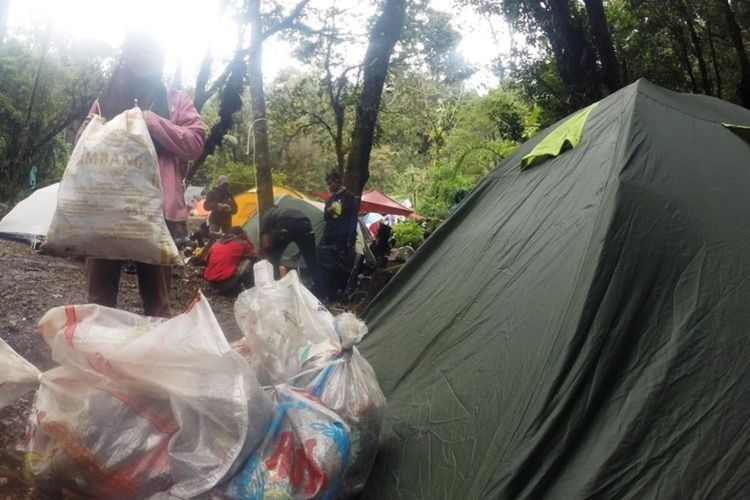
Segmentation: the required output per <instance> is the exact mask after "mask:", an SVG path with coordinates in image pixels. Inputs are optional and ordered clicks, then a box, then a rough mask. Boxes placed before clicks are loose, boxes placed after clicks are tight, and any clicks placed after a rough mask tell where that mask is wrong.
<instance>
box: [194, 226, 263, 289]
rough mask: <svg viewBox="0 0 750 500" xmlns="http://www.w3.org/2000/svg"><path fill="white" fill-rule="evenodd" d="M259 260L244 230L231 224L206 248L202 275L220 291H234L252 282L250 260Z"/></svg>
mask: <svg viewBox="0 0 750 500" xmlns="http://www.w3.org/2000/svg"><path fill="white" fill-rule="evenodd" d="M257 260H258V257H257V255H256V253H255V248H254V247H253V244H252V243H250V240H249V239H248V238H247V234H246V233H245V231H244V230H243V229H242V228H241V227H239V226H234V227H232V228H230V229H229V231H228V232H227V233H226V234H225V235H224V237H223V238H222V239H220V240H219V241H217V242H216V243H214V244H213V245H212V246H211V249H210V250H209V251H208V257H207V265H206V270H205V271H204V272H203V277H204V278H205V280H206V281H208V282H209V283H210V284H211V286H212V287H214V288H215V289H217V290H218V291H219V292H221V293H234V292H237V291H239V290H241V289H247V288H251V287H252V286H253V284H254V277H253V264H254V263H255V262H256V261H257Z"/></svg>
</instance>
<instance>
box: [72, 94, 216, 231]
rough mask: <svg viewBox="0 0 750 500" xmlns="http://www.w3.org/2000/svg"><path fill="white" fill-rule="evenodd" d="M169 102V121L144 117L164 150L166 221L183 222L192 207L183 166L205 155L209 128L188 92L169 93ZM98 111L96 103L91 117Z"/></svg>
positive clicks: (147, 114)
mask: <svg viewBox="0 0 750 500" xmlns="http://www.w3.org/2000/svg"><path fill="white" fill-rule="evenodd" d="M167 102H168V103H169V114H170V116H169V120H167V119H166V118H163V117H161V116H159V115H157V114H156V113H154V112H152V111H148V110H147V111H144V112H143V117H144V119H145V120H146V125H147V126H148V131H149V132H150V133H151V137H152V138H153V139H154V141H155V142H158V143H159V144H161V145H162V146H163V149H162V152H161V154H160V155H159V158H158V161H159V172H160V174H161V185H162V189H163V190H164V218H165V219H167V220H170V221H176V222H183V221H186V220H187V219H188V207H187V204H186V203H185V193H184V189H183V186H182V172H181V170H180V163H182V162H184V161H188V160H195V159H196V158H198V157H199V156H200V155H201V153H202V152H203V142H204V140H205V135H206V126H205V125H204V124H203V120H201V116H200V114H199V113H198V110H196V109H195V106H193V101H192V99H190V97H188V95H187V94H185V93H184V92H181V91H179V90H174V89H170V90H168V91H167ZM98 109H99V104H98V102H96V101H95V102H94V104H93V105H92V106H91V111H90V113H92V114H94V113H97V112H98ZM87 124H88V120H86V121H85V122H84V123H83V125H81V129H80V131H79V135H80V132H81V131H83V129H84V128H85V127H86V125H87ZM77 140H78V138H77V137H76V141H77Z"/></svg>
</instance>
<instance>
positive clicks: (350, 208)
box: [318, 171, 359, 293]
mask: <svg viewBox="0 0 750 500" xmlns="http://www.w3.org/2000/svg"><path fill="white" fill-rule="evenodd" d="M326 184H327V185H328V190H329V191H330V192H331V197H330V198H328V200H326V203H325V208H324V209H323V218H324V220H325V229H324V230H323V238H322V239H321V241H320V245H319V246H318V253H319V256H320V260H321V267H322V268H323V271H324V273H325V278H326V288H327V289H328V290H329V291H330V292H332V293H336V292H338V291H342V290H343V289H344V288H345V287H346V282H347V280H348V278H349V271H350V270H351V268H352V265H353V262H354V243H355V241H356V239H357V224H358V214H357V212H358V206H359V203H358V201H357V197H356V196H354V194H352V193H351V192H350V191H348V190H347V189H346V188H345V187H344V185H343V183H342V181H341V176H340V175H339V173H338V172H336V171H333V172H331V173H329V174H328V175H327V176H326Z"/></svg>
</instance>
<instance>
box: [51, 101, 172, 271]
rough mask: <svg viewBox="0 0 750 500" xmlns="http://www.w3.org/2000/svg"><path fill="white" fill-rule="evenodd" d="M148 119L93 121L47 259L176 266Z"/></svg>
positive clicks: (73, 159) (133, 112) (63, 189)
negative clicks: (61, 257) (95, 259)
mask: <svg viewBox="0 0 750 500" xmlns="http://www.w3.org/2000/svg"><path fill="white" fill-rule="evenodd" d="M163 200H164V198H163V193H162V186H161V176H160V175H159V165H158V163H157V158H156V149H155V148H154V143H153V142H152V140H151V136H150V135H149V132H148V128H147V126H146V121H145V120H144V118H143V112H142V111H141V110H140V109H139V108H133V109H130V110H127V111H125V112H123V113H121V114H119V115H117V116H115V117H114V118H113V119H111V120H109V121H105V120H104V119H103V118H102V117H100V116H94V117H93V118H92V119H91V121H90V122H89V124H88V125H87V126H86V129H85V130H84V131H83V134H82V135H81V138H80V139H79V141H78V144H77V145H76V147H75V149H74V150H73V154H72V155H71V156H70V160H69V161H68V165H67V167H66V168H65V174H64V175H63V179H62V182H61V183H60V189H59V191H58V193H57V209H56V211H55V215H54V217H53V219H52V224H51V225H50V228H49V232H48V233H47V238H46V242H45V244H44V245H43V247H42V251H43V252H44V253H50V254H55V255H66V256H86V257H100V258H106V259H131V260H134V261H137V262H145V263H149V264H176V263H178V262H179V254H178V252H177V247H176V246H175V244H174V241H173V240H172V237H171V236H170V234H169V230H168V229H167V225H166V222H165V221H164V208H163V205H164V201H163Z"/></svg>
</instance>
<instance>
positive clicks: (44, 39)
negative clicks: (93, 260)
mask: <svg viewBox="0 0 750 500" xmlns="http://www.w3.org/2000/svg"><path fill="white" fill-rule="evenodd" d="M43 55H44V60H43V62H42V56H43ZM109 56H111V53H110V52H109V49H107V48H106V47H104V46H103V45H102V44H97V43H92V42H91V41H89V40H87V41H81V42H71V41H70V40H67V39H64V38H48V35H46V34H43V33H38V32H34V31H31V32H28V33H24V34H23V38H9V39H6V40H5V42H4V43H2V44H1V45H0V199H3V200H13V199H15V198H18V197H19V196H23V195H24V194H26V192H27V188H28V185H27V184H28V181H27V179H28V173H29V169H30V168H31V166H32V165H37V167H38V169H39V174H38V184H39V185H46V184H49V183H51V182H55V181H56V180H59V178H60V176H61V175H62V172H63V170H64V167H65V162H66V161H67V156H68V155H69V154H70V149H71V146H70V143H71V139H72V137H74V135H75V132H76V130H77V123H80V121H79V120H80V119H81V118H83V117H84V116H85V114H86V112H87V111H88V109H89V106H90V105H91V102H92V101H93V100H94V98H95V97H96V95H97V94H98V93H99V91H100V90H101V88H102V87H103V85H104V81H105V75H104V71H103V67H104V66H105V63H106V61H107V60H108V57H109ZM35 80H38V82H37V83H38V85H37V91H36V94H33V89H34V87H35V85H34V83H35ZM76 122H77V123H76Z"/></svg>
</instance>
